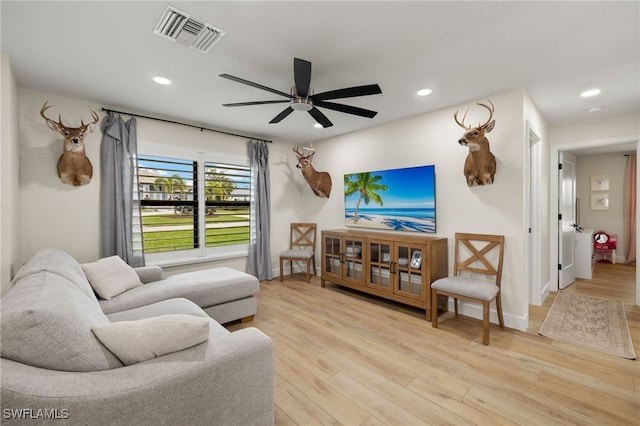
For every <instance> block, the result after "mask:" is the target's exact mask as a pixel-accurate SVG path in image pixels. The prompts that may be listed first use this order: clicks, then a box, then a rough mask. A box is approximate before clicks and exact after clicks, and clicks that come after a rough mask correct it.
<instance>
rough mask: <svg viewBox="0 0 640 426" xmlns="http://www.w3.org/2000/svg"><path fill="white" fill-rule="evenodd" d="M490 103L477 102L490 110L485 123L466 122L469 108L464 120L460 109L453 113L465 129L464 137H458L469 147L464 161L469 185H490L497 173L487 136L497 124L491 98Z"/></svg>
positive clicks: (459, 140)
mask: <svg viewBox="0 0 640 426" xmlns="http://www.w3.org/2000/svg"><path fill="white" fill-rule="evenodd" d="M489 104H490V105H491V106H488V105H486V104H481V103H478V104H476V105H480V106H481V107H483V108H486V109H487V110H488V111H489V118H488V119H487V121H486V122H485V123H484V124H478V126H477V127H471V126H467V125H465V124H464V120H465V118H466V117H467V112H469V108H467V110H466V111H465V113H464V116H463V117H462V121H460V120H458V111H456V112H455V113H454V114H453V119H454V120H455V122H456V123H457V124H458V126H460V127H462V128H463V129H464V130H465V132H464V134H463V135H462V137H461V138H460V139H458V143H459V144H460V145H462V146H466V147H468V148H469V154H468V155H467V159H466V161H465V163H464V175H465V177H466V178H467V185H469V186H473V185H474V184H477V185H490V184H492V183H493V177H494V175H495V174H496V157H494V155H493V154H492V153H491V150H490V146H489V140H488V139H487V138H486V136H485V135H486V134H487V133H489V132H490V131H491V130H493V127H494V126H495V124H496V121H495V120H492V118H493V112H494V111H495V106H494V105H493V102H491V100H489Z"/></svg>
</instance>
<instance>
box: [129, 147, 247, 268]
mask: <svg viewBox="0 0 640 426" xmlns="http://www.w3.org/2000/svg"><path fill="white" fill-rule="evenodd" d="M141 151H142V150H141ZM146 151H152V150H151V149H148V150H146ZM153 151H154V152H158V153H160V154H162V155H147V154H140V155H139V156H138V174H139V189H140V199H141V206H142V224H143V227H142V231H143V236H144V252H145V255H147V259H148V260H150V261H152V262H153V261H175V262H177V263H180V259H182V260H184V259H185V258H202V257H214V258H215V257H222V256H225V257H230V256H234V255H238V256H240V255H246V251H247V247H248V243H249V233H250V226H249V224H250V219H251V211H250V201H251V200H250V194H251V170H250V167H249V166H247V165H245V164H242V162H247V161H248V160H247V159H239V158H225V157H224V156H218V157H220V158H215V157H216V156H214V155H207V154H204V153H199V152H189V151H180V152H173V151H171V150H169V149H153ZM165 154H166V155H165ZM220 160H226V161H220ZM229 160H232V161H229ZM233 160H235V161H233Z"/></svg>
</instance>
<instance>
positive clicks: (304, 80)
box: [293, 58, 311, 98]
mask: <svg viewBox="0 0 640 426" xmlns="http://www.w3.org/2000/svg"><path fill="white" fill-rule="evenodd" d="M293 78H294V80H295V82H296V93H297V94H298V96H301V97H303V98H306V97H307V95H308V94H309V85H310V84H311V62H309V61H305V60H304V59H298V58H293Z"/></svg>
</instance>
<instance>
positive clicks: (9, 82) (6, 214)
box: [0, 53, 20, 294]
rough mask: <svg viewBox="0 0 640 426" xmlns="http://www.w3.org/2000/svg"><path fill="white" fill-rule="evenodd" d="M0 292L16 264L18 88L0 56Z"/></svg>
mask: <svg viewBox="0 0 640 426" xmlns="http://www.w3.org/2000/svg"><path fill="white" fill-rule="evenodd" d="M0 67H1V68H0V78H1V81H0V99H2V101H1V102H2V103H1V106H0V123H1V126H0V127H1V131H0V141H1V142H0V181H1V182H2V184H0V283H1V286H0V293H1V294H4V293H5V291H7V290H8V289H9V285H10V283H11V277H12V276H13V274H14V273H15V272H16V271H17V269H18V268H19V267H20V236H19V229H20V203H19V201H18V200H19V195H20V194H19V171H20V150H19V137H18V88H17V86H16V81H15V78H14V75H13V71H12V69H11V64H10V61H9V57H8V56H7V55H6V54H4V53H3V54H2V55H1V59H0Z"/></svg>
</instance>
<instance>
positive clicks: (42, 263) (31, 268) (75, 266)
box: [12, 248, 98, 303]
mask: <svg viewBox="0 0 640 426" xmlns="http://www.w3.org/2000/svg"><path fill="white" fill-rule="evenodd" d="M42 271H49V272H51V273H54V274H57V275H60V276H61V277H63V278H65V279H66V280H68V281H69V282H70V283H71V284H73V285H75V286H76V287H78V289H79V290H80V291H82V292H83V293H84V294H86V295H87V296H88V297H89V298H90V299H92V300H95V301H96V303H97V301H98V299H97V298H96V294H95V292H94V291H93V288H92V287H91V284H90V283H89V280H87V278H86V276H85V274H84V270H83V269H82V265H80V263H78V262H77V261H76V260H75V259H74V258H73V257H72V256H71V255H70V254H68V253H66V252H64V251H62V250H58V249H54V248H46V249H42V250H39V251H37V252H36V254H35V255H33V257H32V258H31V259H29V261H28V262H27V263H25V264H24V265H23V266H22V267H21V268H20V269H19V270H18V273H17V274H16V276H15V277H14V278H13V281H12V285H13V284H15V283H16V282H18V281H20V280H21V279H22V278H25V277H27V276H29V275H31V274H35V273H37V272H42Z"/></svg>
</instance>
